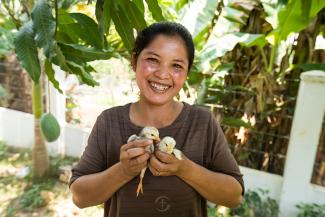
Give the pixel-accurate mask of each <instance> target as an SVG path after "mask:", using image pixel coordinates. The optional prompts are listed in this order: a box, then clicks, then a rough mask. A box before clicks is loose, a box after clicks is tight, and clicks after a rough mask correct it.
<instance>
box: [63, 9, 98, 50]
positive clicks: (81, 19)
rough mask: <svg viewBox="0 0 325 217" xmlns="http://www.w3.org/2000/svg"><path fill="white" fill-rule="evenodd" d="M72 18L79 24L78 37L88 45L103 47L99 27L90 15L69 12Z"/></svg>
mask: <svg viewBox="0 0 325 217" xmlns="http://www.w3.org/2000/svg"><path fill="white" fill-rule="evenodd" d="M69 15H70V16H71V17H72V18H73V19H75V20H76V21H77V23H78V24H79V25H80V27H81V28H80V30H81V31H82V32H80V35H79V36H80V37H81V38H82V39H83V40H84V41H85V42H87V43H88V44H89V45H92V46H93V47H96V48H98V49H101V48H103V44H102V38H101V35H100V33H99V28H98V25H97V23H96V22H95V21H94V20H93V19H92V18H90V17H88V16H87V15H85V14H81V13H70V14H69Z"/></svg>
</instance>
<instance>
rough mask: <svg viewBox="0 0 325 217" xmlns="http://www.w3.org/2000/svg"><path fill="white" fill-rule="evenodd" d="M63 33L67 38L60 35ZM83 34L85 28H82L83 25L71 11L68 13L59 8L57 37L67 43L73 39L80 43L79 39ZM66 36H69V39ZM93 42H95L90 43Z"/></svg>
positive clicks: (75, 42) (73, 41)
mask: <svg viewBox="0 0 325 217" xmlns="http://www.w3.org/2000/svg"><path fill="white" fill-rule="evenodd" d="M63 34H64V35H65V38H62V37H60V36H61V35H63ZM82 34H84V30H83V29H82V27H81V26H80V25H79V24H78V23H76V21H75V20H74V19H73V18H72V17H71V16H70V14H69V13H67V12H66V11H65V10H62V9H59V11H58V31H57V35H56V39H57V40H59V41H61V42H65V43H67V42H68V41H72V43H74V44H77V43H79V39H81V36H82ZM66 37H69V39H67V38H66ZM81 40H83V39H81ZM87 40H88V39H87ZM83 41H85V40H83ZM86 44H89V43H86ZM92 44H93V43H90V45H92Z"/></svg>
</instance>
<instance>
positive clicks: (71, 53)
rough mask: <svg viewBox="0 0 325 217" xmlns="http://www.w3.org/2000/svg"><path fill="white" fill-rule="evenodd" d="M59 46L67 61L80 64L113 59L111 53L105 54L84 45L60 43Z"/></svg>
mask: <svg viewBox="0 0 325 217" xmlns="http://www.w3.org/2000/svg"><path fill="white" fill-rule="evenodd" d="M59 46H60V48H61V50H62V53H63V55H64V56H65V58H66V59H67V60H69V61H74V62H78V63H80V62H89V61H93V60H99V59H109V58H111V57H113V53H111V52H103V51H100V50H96V49H95V48H88V47H85V46H82V45H76V44H63V43H59Z"/></svg>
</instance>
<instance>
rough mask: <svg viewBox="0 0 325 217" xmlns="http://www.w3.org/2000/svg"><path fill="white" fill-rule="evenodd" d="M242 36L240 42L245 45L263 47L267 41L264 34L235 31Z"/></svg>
mask: <svg viewBox="0 0 325 217" xmlns="http://www.w3.org/2000/svg"><path fill="white" fill-rule="evenodd" d="M235 34H236V35H237V36H239V37H241V39H240V42H239V44H240V45H241V46H244V47H252V46H258V47H261V48H263V47H264V46H265V45H266V44H267V41H266V39H265V35H263V34H247V33H235Z"/></svg>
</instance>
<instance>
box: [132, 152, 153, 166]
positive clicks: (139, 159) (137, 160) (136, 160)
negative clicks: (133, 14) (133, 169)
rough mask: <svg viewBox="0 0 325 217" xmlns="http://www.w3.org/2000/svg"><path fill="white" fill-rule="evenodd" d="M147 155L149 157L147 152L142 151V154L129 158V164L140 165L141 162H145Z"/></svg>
mask: <svg viewBox="0 0 325 217" xmlns="http://www.w3.org/2000/svg"><path fill="white" fill-rule="evenodd" d="M149 157H150V155H149V153H144V154H142V155H140V156H139V157H136V158H134V159H131V160H130V165H131V166H138V165H142V164H143V163H146V162H147V161H148V159H149Z"/></svg>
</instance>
